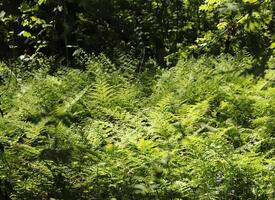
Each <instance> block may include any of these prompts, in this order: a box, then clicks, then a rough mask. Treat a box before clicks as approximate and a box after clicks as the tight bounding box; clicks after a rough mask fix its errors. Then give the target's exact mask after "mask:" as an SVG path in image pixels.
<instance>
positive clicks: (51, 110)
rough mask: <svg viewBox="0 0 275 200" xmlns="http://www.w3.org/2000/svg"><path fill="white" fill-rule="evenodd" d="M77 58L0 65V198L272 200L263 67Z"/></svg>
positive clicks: (246, 61)
mask: <svg viewBox="0 0 275 200" xmlns="http://www.w3.org/2000/svg"><path fill="white" fill-rule="evenodd" d="M78 59H79V62H82V63H84V64H85V67H86V70H84V71H81V70H78V69H68V68H65V69H64V68H61V69H59V70H57V71H56V72H52V73H49V71H50V69H51V61H50V60H43V58H39V61H37V62H35V61H34V60H32V61H28V62H27V61H22V62H27V63H24V64H23V65H22V67H21V68H16V69H17V71H14V70H11V69H12V68H11V66H9V65H6V64H4V63H1V64H0V77H1V83H2V84H1V86H0V92H1V99H0V100H1V107H0V108H1V111H3V117H2V118H1V120H0V198H1V199H14V200H15V199H20V200H23V199H270V200H271V199H274V195H275V191H274V182H275V179H274V177H275V174H274V172H275V169H274V164H275V160H274V153H275V152H274V144H275V143H274V141H275V140H274V130H275V127H274V125H275V121H274V120H275V118H274V116H275V113H274V111H275V107H274V105H275V102H274V101H275V96H274V95H275V93H274V92H275V89H274V81H275V79H274V75H275V74H274V66H273V65H274V64H273V63H274V58H273V57H272V58H271V59H270V61H269V63H268V69H267V70H266V74H265V76H264V77H262V78H261V77H254V76H252V75H248V74H246V72H247V70H249V69H250V68H251V67H252V63H253V61H252V58H251V57H249V56H244V57H232V56H226V55H223V56H220V57H215V58H214V57H201V58H199V59H197V60H195V59H190V60H188V61H186V60H180V61H179V63H178V64H177V66H176V67H174V68H171V69H170V70H162V71H156V72H155V76H154V75H152V72H151V71H149V70H147V71H146V70H145V71H144V72H139V73H136V72H135V66H136V61H135V60H134V59H132V60H131V59H130V58H127V57H125V56H124V57H122V58H120V59H118V60H117V63H120V65H119V66H117V65H115V64H113V63H112V62H111V61H110V60H109V59H108V58H107V57H106V56H104V55H100V56H98V57H95V56H90V57H89V56H87V55H85V54H83V53H82V54H79V58H78ZM130 60H131V62H128V61H130ZM35 63H42V64H43V67H39V68H38V69H37V68H34V67H30V70H25V69H26V68H24V67H28V65H35ZM123 63H124V64H123ZM131 63H133V64H131ZM149 64H150V63H149ZM149 64H148V65H149ZM123 66H124V67H123Z"/></svg>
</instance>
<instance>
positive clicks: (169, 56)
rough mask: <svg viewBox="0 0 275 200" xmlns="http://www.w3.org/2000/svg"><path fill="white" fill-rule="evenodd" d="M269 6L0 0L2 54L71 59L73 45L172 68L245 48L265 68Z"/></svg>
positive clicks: (256, 0) (245, 1)
mask: <svg viewBox="0 0 275 200" xmlns="http://www.w3.org/2000/svg"><path fill="white" fill-rule="evenodd" d="M274 8H275V4H274V1H272V0H207V1H203V0H193V1H190V0H173V1H172V0H153V1H147V0H139V1H132V0H121V1H110V0H101V1H98V0H93V1H88V0H81V1H79V0H56V1H53V0H47V1H46V0H33V1H27V0H23V1H20V2H19V1H16V0H9V1H7V0H3V1H1V2H0V26H1V29H0V35H1V40H0V41H1V43H2V44H1V46H2V47H1V49H5V51H3V52H1V54H3V55H2V57H5V58H6V57H11V56H13V57H17V56H19V55H22V54H24V53H27V54H30V55H31V54H33V53H34V52H38V51H42V52H44V53H46V54H47V55H61V57H62V56H63V57H66V60H67V62H68V60H69V59H70V57H71V56H72V55H73V54H74V52H75V50H76V49H77V48H83V49H85V50H86V51H90V52H93V53H97V54H99V53H102V52H103V53H106V54H108V55H109V56H110V57H113V58H114V59H115V58H116V57H115V56H114V54H115V51H116V49H120V50H121V51H123V52H124V53H125V52H129V51H133V53H134V55H137V56H136V57H138V58H139V59H140V60H144V59H145V60H147V59H149V58H150V57H151V58H154V59H156V60H157V61H158V63H159V64H161V65H162V66H171V65H174V64H176V61H177V59H178V58H186V57H189V56H190V55H191V56H193V55H195V56H197V55H198V54H201V53H207V54H210V55H219V54H220V53H230V54H232V55H235V54H237V53H238V52H239V50H240V49H242V50H246V51H247V52H249V53H250V54H251V55H253V56H254V57H255V58H257V62H256V64H257V66H260V70H262V71H263V70H264V69H265V67H266V62H267V60H268V59H269V57H270V55H271V51H272V49H274V39H275V38H274V32H275V30H274V25H273V24H274V12H275V10H274ZM7 54H10V55H7ZM256 70H258V69H256Z"/></svg>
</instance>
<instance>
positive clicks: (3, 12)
mask: <svg viewBox="0 0 275 200" xmlns="http://www.w3.org/2000/svg"><path fill="white" fill-rule="evenodd" d="M5 14H6V13H5V11H3V10H2V11H1V12H0V19H3V18H4V17H5Z"/></svg>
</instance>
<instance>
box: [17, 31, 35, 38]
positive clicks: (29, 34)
mask: <svg viewBox="0 0 275 200" xmlns="http://www.w3.org/2000/svg"><path fill="white" fill-rule="evenodd" d="M18 36H23V37H25V38H30V37H31V36H32V34H31V33H30V32H28V31H21V32H20V33H19V34H18Z"/></svg>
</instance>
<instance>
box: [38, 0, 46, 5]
mask: <svg viewBox="0 0 275 200" xmlns="http://www.w3.org/2000/svg"><path fill="white" fill-rule="evenodd" d="M43 3H46V0H39V1H38V5H39V6H41V5H42V4H43Z"/></svg>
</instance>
